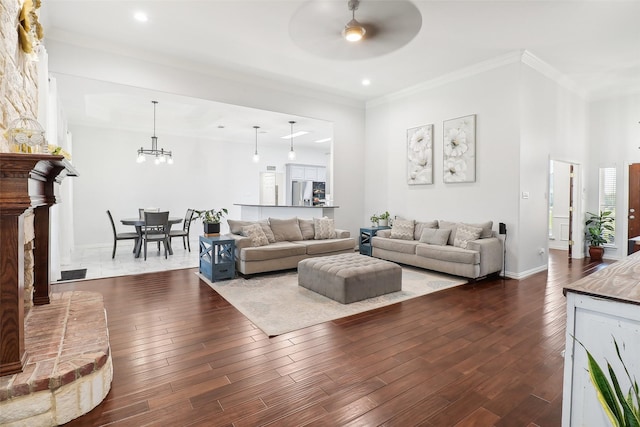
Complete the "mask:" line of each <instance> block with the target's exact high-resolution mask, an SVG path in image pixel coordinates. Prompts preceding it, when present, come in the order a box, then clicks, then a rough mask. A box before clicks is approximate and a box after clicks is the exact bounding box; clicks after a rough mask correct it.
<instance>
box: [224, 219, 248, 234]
mask: <svg viewBox="0 0 640 427" xmlns="http://www.w3.org/2000/svg"><path fill="white" fill-rule="evenodd" d="M253 223H254V222H253V221H236V220H234V219H228V220H227V224H229V232H230V233H231V234H240V235H242V227H244V226H245V225H251V224H253Z"/></svg>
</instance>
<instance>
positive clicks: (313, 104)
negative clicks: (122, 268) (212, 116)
mask: <svg viewBox="0 0 640 427" xmlns="http://www.w3.org/2000/svg"><path fill="white" fill-rule="evenodd" d="M47 49H48V51H49V61H50V66H49V69H50V71H51V72H55V73H62V74H69V75H75V76H81V77H87V78H93V79H98V80H105V81H110V82H115V83H120V84H127V85H132V86H136V87H142V88H147V89H152V90H158V91H165V92H169V93H175V94H180V95H185V96H194V97H198V98H203V99H210V100H214V101H219V102H226V103H231V104H236V105H242V106H246V107H252V108H260V109H265V110H270V111H276V112H281V113H288V114H295V115H300V116H306V117H313V118H316V119H322V120H327V121H331V122H333V123H334V142H333V161H334V164H333V169H332V173H333V177H332V182H333V189H332V193H333V200H334V203H333V204H334V205H336V206H340V208H339V209H336V212H335V219H336V225H337V226H338V227H340V228H344V229H348V230H350V231H351V232H352V233H353V235H354V236H355V235H356V234H357V232H358V228H359V227H360V226H361V225H362V222H361V221H362V220H361V218H362V217H363V206H364V193H363V191H362V190H363V188H364V184H363V181H364V176H363V175H362V173H360V171H362V170H363V168H364V166H363V165H364V157H363V156H362V154H361V153H362V152H363V151H364V147H365V145H364V106H363V105H361V104H360V103H358V102H355V101H353V100H349V99H344V98H339V97H335V96H333V95H327V94H323V93H314V92H312V91H310V90H308V89H304V90H301V89H300V88H296V87H293V86H285V85H283V84H280V83H276V82H272V81H266V80H260V79H257V78H255V77H253V78H252V79H251V81H248V80H247V78H246V76H237V78H234V77H230V76H224V77H220V76H216V75H215V71H214V70H209V71H208V72H207V73H204V72H202V71H195V70H187V69H179V68H175V67H172V66H168V65H160V64H156V63H151V62H146V61H142V60H139V59H136V58H131V57H126V56H122V55H116V54H112V53H106V52H100V51H97V50H92V49H86V48H83V47H79V46H71V45H68V44H65V43H60V42H56V41H53V40H50V41H48V42H47ZM72 131H73V129H72ZM76 133H77V132H75V131H74V153H75V152H78V151H79V150H82V149H81V148H80V142H79V141H80V139H79V138H80V136H79V135H76ZM114 136H116V137H117V136H118V135H114ZM148 137H149V136H148V135H145V136H144V137H143V136H141V138H145V139H143V140H145V141H146V138H148ZM139 145H140V143H139V141H138V142H137V143H136V144H135V145H134V146H133V147H137V146H139ZM163 145H166V146H167V147H168V146H169V144H168V141H167V142H164V141H163ZM92 149H94V150H99V149H100V147H99V145H96V144H93V145H92ZM131 149H133V150H135V149H134V148H131ZM172 149H173V147H172ZM194 150H195V148H194ZM197 154H198V155H199V154H200V153H197ZM110 157H111V156H107V157H106V158H105V159H106V160H107V161H105V163H107V164H108V163H111V168H112V169H109V168H107V167H102V168H98V170H93V169H84V168H82V167H81V166H80V165H79V164H78V163H77V160H76V159H75V157H74V164H75V165H76V166H77V167H78V170H79V173H80V174H81V176H80V177H78V178H77V179H76V183H75V185H76V187H78V186H80V185H81V184H80V183H81V182H82V181H83V180H87V179H88V176H90V175H95V174H96V173H98V172H99V171H100V172H108V173H111V174H110V175H109V174H108V175H105V176H104V179H110V178H112V175H113V173H115V172H118V171H117V168H119V167H120V165H121V164H123V163H124V162H125V161H128V159H129V158H130V157H127V158H126V159H117V158H113V160H112V159H111V158H110ZM299 160H300V161H302V159H299ZM196 161H197V162H200V163H199V164H198V165H197V168H198V169H195V170H190V171H189V173H188V175H189V176H190V177H191V176H193V175H195V174H196V173H197V172H198V171H201V170H209V169H211V168H214V167H216V166H215V160H214V161H206V160H205V159H204V158H198V159H197V160H196ZM249 161H250V157H249ZM296 161H298V160H296ZM178 163H179V162H178V161H177V160H176V164H174V165H173V166H176V165H177V164H178ZM134 166H139V165H135V164H134ZM147 166H149V167H151V166H154V165H147ZM236 166H237V164H236ZM219 180H222V181H223V186H224V187H225V191H227V190H226V189H227V188H231V185H230V184H231V182H230V181H226V182H224V181H225V180H226V178H225V177H224V176H221V177H220V178H219ZM138 181H139V180H138ZM156 182H157V180H153V179H149V180H148V181H146V182H137V185H138V186H139V188H141V189H142V188H145V187H147V186H148V185H149V184H155V183H156ZM161 182H167V179H166V178H161ZM256 182H257V178H256ZM205 184H206V183H205ZM214 184H215V183H211V188H206V186H205V187H204V188H202V187H200V188H198V191H199V192H200V194H203V200H207V201H211V200H213V198H214V197H217V196H214V190H213V189H212V188H213V185H214ZM233 184H234V185H235V183H233ZM194 185H195V184H194ZM129 187H130V186H129ZM218 188H219V187H218ZM203 190H204V191H203ZM127 191H128V190H127ZM150 191H151V192H152V193H154V192H155V190H150ZM228 191H231V190H228ZM154 194H155V193H154ZM234 194H237V193H234ZM242 194H243V193H241V195H242ZM134 195H137V196H140V197H150V196H149V195H148V194H146V192H145V191H142V190H137V191H136V192H135V193H134ZM86 197H87V200H83V199H81V198H80V197H76V198H75V199H74V202H75V204H76V205H77V206H80V205H87V204H88V203H91V202H90V201H91V200H96V199H97V198H98V197H99V196H98V195H96V196H89V195H87V196H86ZM109 197H112V196H109ZM118 197H122V196H121V195H120V196H118ZM158 197H159V196H158ZM229 199H233V198H232V197H229V198H226V197H225V198H224V199H222V200H229ZM108 201H109V200H107V202H108ZM242 201H243V200H235V199H234V202H242ZM185 203H186V201H185ZM138 204H139V199H138V200H136V203H135V206H137V205H138ZM184 208H186V206H184V205H182V206H181V209H184ZM116 216H117V214H116ZM77 220H78V217H77V216H76V221H77ZM82 239H83V238H82V237H81V236H80V235H78V234H76V240H77V241H81V240H82Z"/></svg>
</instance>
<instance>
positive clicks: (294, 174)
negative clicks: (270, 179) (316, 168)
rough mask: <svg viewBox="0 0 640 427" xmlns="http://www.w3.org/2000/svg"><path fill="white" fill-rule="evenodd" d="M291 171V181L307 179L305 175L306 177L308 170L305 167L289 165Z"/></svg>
mask: <svg viewBox="0 0 640 427" xmlns="http://www.w3.org/2000/svg"><path fill="white" fill-rule="evenodd" d="M289 167H290V168H289V170H290V173H291V179H292V180H294V181H295V180H303V179H306V178H305V175H306V168H305V167H304V166H295V165H289Z"/></svg>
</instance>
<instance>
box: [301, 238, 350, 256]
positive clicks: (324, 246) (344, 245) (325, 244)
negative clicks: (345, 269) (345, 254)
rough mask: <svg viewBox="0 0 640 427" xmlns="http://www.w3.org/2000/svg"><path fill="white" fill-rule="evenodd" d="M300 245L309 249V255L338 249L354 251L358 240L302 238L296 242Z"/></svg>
mask: <svg viewBox="0 0 640 427" xmlns="http://www.w3.org/2000/svg"><path fill="white" fill-rule="evenodd" d="M295 243H296V244H298V245H301V246H304V247H305V248H306V251H307V255H318V254H326V253H329V252H338V251H353V250H354V248H355V246H356V242H355V240H354V239H352V238H346V239H327V240H302V241H299V242H295Z"/></svg>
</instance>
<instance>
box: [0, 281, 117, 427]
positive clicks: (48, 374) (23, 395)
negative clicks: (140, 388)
mask: <svg viewBox="0 0 640 427" xmlns="http://www.w3.org/2000/svg"><path fill="white" fill-rule="evenodd" d="M25 350H26V353H27V362H26V364H25V366H24V369H23V372H21V373H18V374H13V375H6V376H4V377H0V424H2V425H5V424H8V425H11V424H13V423H15V424H16V425H30V426H46V425H59V424H64V423H66V422H68V421H70V420H72V419H74V418H77V417H79V416H80V415H82V414H85V413H87V412H89V411H90V410H91V409H93V408H94V407H95V406H96V405H98V404H99V403H100V402H101V401H102V400H103V399H104V398H105V397H106V395H107V393H108V392H109V390H110V388H111V379H112V364H111V353H110V348H109V333H108V329H107V320H106V314H105V310H104V304H103V300H102V295H101V294H99V293H93V292H65V293H55V292H54V293H52V294H51V303H50V304H47V305H42V306H34V307H33V308H31V310H29V313H28V314H27V316H26V317H25ZM25 423H26V424H25Z"/></svg>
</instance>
